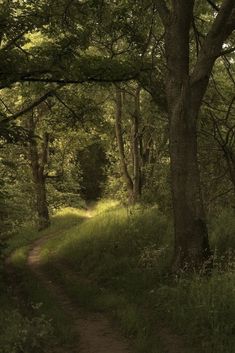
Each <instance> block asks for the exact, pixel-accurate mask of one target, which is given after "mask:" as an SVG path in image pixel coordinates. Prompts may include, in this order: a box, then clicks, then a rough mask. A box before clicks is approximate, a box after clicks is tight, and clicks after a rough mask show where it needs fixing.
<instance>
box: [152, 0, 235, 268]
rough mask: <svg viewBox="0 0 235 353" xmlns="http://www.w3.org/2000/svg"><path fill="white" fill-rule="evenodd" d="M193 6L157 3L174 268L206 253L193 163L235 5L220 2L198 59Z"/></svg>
mask: <svg viewBox="0 0 235 353" xmlns="http://www.w3.org/2000/svg"><path fill="white" fill-rule="evenodd" d="M194 5H195V1H193V0H189V1H187V2H185V1H183V0H175V1H172V3H171V6H169V7H168V5H167V2H166V1H158V2H157V3H156V6H157V8H158V11H159V15H160V17H161V20H162V23H163V25H164V27H165V32H166V33H165V52H166V64H167V70H168V72H167V78H166V95H167V102H168V112H169V119H170V156H171V178H172V195H173V208H174V225H175V260H174V268H175V269H177V268H180V267H184V266H185V264H187V263H188V264H189V265H192V266H197V265H198V264H201V263H202V262H203V261H204V260H205V259H206V258H207V257H208V255H209V254H210V249H209V242H208V234H207V227H206V220H205V212H204V207H203V201H202V195H201V185H200V175H199V166H198V158H197V118H198V113H199V110H200V107H201V105H202V100H203V97H204V95H205V92H206V89H207V87H208V83H209V78H210V75H211V72H212V68H213V66H214V63H215V61H216V59H217V58H218V57H219V56H220V55H221V52H222V49H223V44H224V43H225V42H226V40H227V38H228V37H229V35H230V34H231V33H232V31H233V30H234V28H235V3H234V1H233V0H224V1H223V3H222V5H221V7H220V9H219V11H218V14H217V15H216V17H215V18H214V20H213V23H212V25H211V27H210V29H209V30H208V32H207V35H206V37H205V39H204V40H203V43H202V45H201V48H200V50H199V53H198V57H197V58H194V60H192V59H191V60H190V30H191V28H192V23H193V14H194V13H193V11H194ZM192 62H194V63H193V64H191V63H192ZM190 64H191V65H190Z"/></svg>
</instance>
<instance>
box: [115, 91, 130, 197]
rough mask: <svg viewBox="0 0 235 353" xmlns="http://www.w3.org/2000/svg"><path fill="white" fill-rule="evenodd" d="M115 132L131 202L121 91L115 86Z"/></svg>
mask: <svg viewBox="0 0 235 353" xmlns="http://www.w3.org/2000/svg"><path fill="white" fill-rule="evenodd" d="M115 132H116V139H117V144H118V150H119V157H120V163H121V170H122V175H123V179H124V181H125V183H126V187H127V191H128V193H129V201H130V203H133V182H132V179H131V176H130V174H129V172H128V168H127V162H126V156H125V150H124V141H123V136H122V93H121V90H120V89H119V88H118V87H116V121H115Z"/></svg>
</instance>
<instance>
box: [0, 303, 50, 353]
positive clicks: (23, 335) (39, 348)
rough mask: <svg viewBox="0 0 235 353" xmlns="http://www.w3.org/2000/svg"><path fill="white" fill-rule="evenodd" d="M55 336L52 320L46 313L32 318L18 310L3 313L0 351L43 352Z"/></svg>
mask: <svg viewBox="0 0 235 353" xmlns="http://www.w3.org/2000/svg"><path fill="white" fill-rule="evenodd" d="M52 336H53V329H52V325H51V321H50V320H48V319H47V318H46V317H45V316H44V315H41V316H35V317H33V318H31V319H29V318H27V317H24V316H22V314H21V313H20V312H19V311H18V310H17V309H15V310H8V311H5V312H2V313H1V319H0V353H22V352H24V353H41V352H45V346H48V343H49V341H50V340H51V338H52Z"/></svg>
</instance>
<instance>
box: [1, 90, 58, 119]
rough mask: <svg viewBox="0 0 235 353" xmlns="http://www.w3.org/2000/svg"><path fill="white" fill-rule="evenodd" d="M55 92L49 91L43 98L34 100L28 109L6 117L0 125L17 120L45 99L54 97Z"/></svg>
mask: <svg viewBox="0 0 235 353" xmlns="http://www.w3.org/2000/svg"><path fill="white" fill-rule="evenodd" d="M54 93H55V91H54V90H51V91H49V92H47V93H45V94H44V95H43V96H41V97H40V98H38V99H36V100H35V101H34V102H33V103H32V104H30V105H29V106H28V107H26V108H24V109H22V110H20V111H19V112H17V113H15V114H13V115H10V116H8V117H7V118H5V119H3V120H1V121H0V124H4V123H8V122H10V121H12V120H15V119H17V118H19V117H20V116H22V115H24V114H26V113H28V112H30V111H31V110H33V108H35V107H37V106H38V105H39V104H41V103H42V102H44V101H45V100H46V99H47V98H49V97H52V96H53V95H54Z"/></svg>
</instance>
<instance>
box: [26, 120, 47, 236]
mask: <svg viewBox="0 0 235 353" xmlns="http://www.w3.org/2000/svg"><path fill="white" fill-rule="evenodd" d="M29 128H30V131H31V133H32V135H34V134H35V122H34V119H33V116H31V117H30V118H29ZM40 152H41V153H40ZM40 152H39V148H38V143H37V141H36V139H32V140H31V141H30V143H29V159H30V164H31V169H32V176H33V182H34V188H35V198H36V210H37V216H38V230H43V229H45V228H47V227H48V226H49V225H50V219H49V211H48V205H47V193H46V177H45V174H44V169H45V165H46V163H47V152H48V134H44V136H43V143H42V146H41V151H40Z"/></svg>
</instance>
